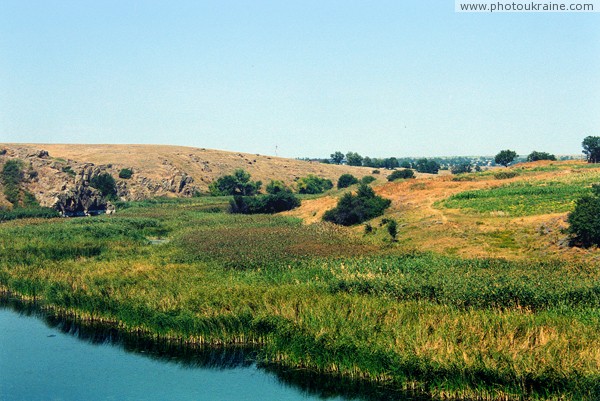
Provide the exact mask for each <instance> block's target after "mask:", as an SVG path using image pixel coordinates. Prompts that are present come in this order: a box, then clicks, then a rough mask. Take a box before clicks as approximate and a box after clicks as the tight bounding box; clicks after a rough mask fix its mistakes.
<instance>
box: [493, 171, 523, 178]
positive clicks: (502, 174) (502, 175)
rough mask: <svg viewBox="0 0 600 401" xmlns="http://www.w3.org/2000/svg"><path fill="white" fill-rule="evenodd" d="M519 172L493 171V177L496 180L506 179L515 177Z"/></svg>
mask: <svg viewBox="0 0 600 401" xmlns="http://www.w3.org/2000/svg"><path fill="white" fill-rule="evenodd" d="M518 175H519V173H517V172H516V171H498V172H497V173H494V178H495V179H497V180H507V179H509V178H515V177H516V176H518Z"/></svg>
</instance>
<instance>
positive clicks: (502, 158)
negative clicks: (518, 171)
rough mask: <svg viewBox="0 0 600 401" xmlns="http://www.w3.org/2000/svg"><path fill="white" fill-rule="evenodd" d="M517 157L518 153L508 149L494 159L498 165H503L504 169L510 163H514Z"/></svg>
mask: <svg viewBox="0 0 600 401" xmlns="http://www.w3.org/2000/svg"><path fill="white" fill-rule="evenodd" d="M515 157H517V152H515V151H513V150H509V149H506V150H501V151H500V152H499V153H498V154H497V155H496V157H494V161H495V162H496V164H501V165H503V166H504V167H506V166H508V165H509V164H510V163H512V162H513V160H515Z"/></svg>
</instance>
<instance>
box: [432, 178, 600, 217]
mask: <svg viewBox="0 0 600 401" xmlns="http://www.w3.org/2000/svg"><path fill="white" fill-rule="evenodd" d="M597 182H600V174H598V173H581V174H579V175H577V176H576V177H575V178H572V177H568V178H564V179H557V180H554V181H521V182H515V183H510V184H507V185H503V186H500V187H497V188H491V189H482V190H473V191H465V192H460V193H458V194H455V195H452V196H450V197H449V198H447V199H445V200H443V201H441V202H438V203H437V204H436V206H441V207H446V208H453V209H463V210H465V211H466V212H468V213H477V214H488V215H490V214H494V213H496V214H498V213H499V214H504V215H508V216H513V217H517V216H531V215H538V214H547V213H563V212H568V211H570V210H572V209H573V207H574V205H575V200H576V199H578V198H580V197H581V196H582V195H584V194H587V193H589V192H590V188H591V185H592V184H593V183H597Z"/></svg>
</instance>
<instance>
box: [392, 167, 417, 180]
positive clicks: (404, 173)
mask: <svg viewBox="0 0 600 401" xmlns="http://www.w3.org/2000/svg"><path fill="white" fill-rule="evenodd" d="M401 178H415V172H414V171H412V170H411V169H409V168H405V169H403V170H395V171H394V172H393V173H392V174H390V175H388V178H387V179H388V181H396V180H399V179H401Z"/></svg>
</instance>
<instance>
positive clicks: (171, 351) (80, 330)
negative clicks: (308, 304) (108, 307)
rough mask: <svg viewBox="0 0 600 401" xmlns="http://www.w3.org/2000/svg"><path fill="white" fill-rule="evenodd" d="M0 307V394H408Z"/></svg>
mask: <svg viewBox="0 0 600 401" xmlns="http://www.w3.org/2000/svg"><path fill="white" fill-rule="evenodd" d="M15 305H18V304H15V303H12V304H11V305H10V306H8V305H7V304H6V303H4V304H3V305H0V400H3V401H4V400H6V401H12V400H27V401H29V400H61V401H69V400H77V401H79V400H86V401H93V400H119V401H121V400H161V401H164V400H211V401H212V400H282V401H283V400H289V401H292V400H324V399H327V400H332V401H333V400H340V401H341V400H367V399H368V400H375V399H377V400H379V399H388V400H389V399H402V400H408V398H406V397H404V396H400V395H399V394H391V393H389V392H385V391H383V390H381V392H380V391H379V390H377V389H375V391H373V390H374V389H372V388H364V387H361V386H357V385H353V384H350V383H343V382H340V379H339V378H338V379H335V378H325V379H324V378H323V377H320V376H317V375H307V374H299V373H301V372H297V371H277V370H275V369H269V368H263V367H258V366H257V365H256V364H255V363H254V362H253V361H252V356H253V351H252V350H250V349H242V348H228V349H214V348H212V349H211V348H209V349H203V350H189V349H187V350H186V349H182V348H176V347H173V346H158V345H156V344H148V343H147V342H145V343H144V342H139V341H135V340H132V339H131V338H123V337H122V336H121V335H119V334H118V333H117V332H116V331H115V330H111V329H97V328H96V329H91V328H89V327H87V328H86V327H81V326H78V325H76V324H73V323H69V322H64V321H58V320H54V319H52V318H50V317H48V316H45V315H42V314H40V313H39V312H32V311H31V310H29V311H27V310H24V309H23V308H22V307H17V306H15Z"/></svg>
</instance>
